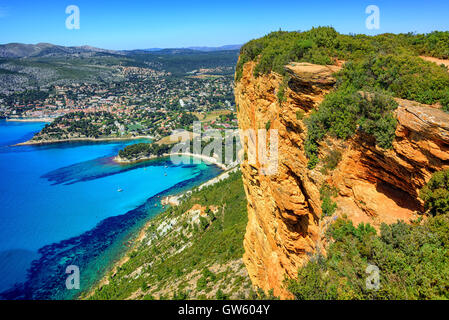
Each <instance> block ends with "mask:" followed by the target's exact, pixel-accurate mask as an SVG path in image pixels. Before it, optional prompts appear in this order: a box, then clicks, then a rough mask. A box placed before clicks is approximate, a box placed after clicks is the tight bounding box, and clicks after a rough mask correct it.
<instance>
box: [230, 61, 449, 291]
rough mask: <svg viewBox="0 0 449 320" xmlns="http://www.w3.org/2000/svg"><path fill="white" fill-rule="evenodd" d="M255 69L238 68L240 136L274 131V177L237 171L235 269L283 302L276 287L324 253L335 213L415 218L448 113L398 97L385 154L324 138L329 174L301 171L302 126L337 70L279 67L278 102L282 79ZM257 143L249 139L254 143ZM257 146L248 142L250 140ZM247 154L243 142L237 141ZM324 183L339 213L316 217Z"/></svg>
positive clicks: (448, 134)
mask: <svg viewBox="0 0 449 320" xmlns="http://www.w3.org/2000/svg"><path fill="white" fill-rule="evenodd" d="M254 66H255V63H254V62H249V63H247V64H245V66H244V70H243V76H242V78H241V80H240V81H239V82H238V83H237V84H236V90H235V94H236V103H237V111H238V119H239V126H240V129H243V130H247V129H254V130H256V131H257V130H258V129H263V128H266V127H269V128H271V129H277V130H278V134H279V147H278V149H279V152H278V155H279V158H278V170H277V172H276V174H273V175H263V174H261V169H262V167H261V165H260V164H259V162H256V163H252V164H250V163H249V161H248V160H245V161H244V162H243V163H242V165H241V169H242V173H243V182H244V186H245V192H246V194H247V199H248V216H249V217H248V218H249V222H248V225H247V229H246V235H245V241H244V246H245V255H244V262H245V264H246V267H247V269H248V272H249V275H250V277H251V280H252V282H253V284H254V285H256V286H258V287H260V288H262V289H263V290H265V291H268V290H270V289H273V290H274V294H275V295H280V296H281V297H282V298H288V297H289V294H288V292H287V291H286V290H285V289H284V288H283V286H282V282H283V280H284V278H285V276H287V277H295V276H296V273H297V270H298V268H299V267H300V266H301V265H302V264H304V263H305V262H306V261H307V260H308V258H309V257H310V256H311V255H312V254H314V253H315V252H317V251H318V250H319V251H322V250H323V248H324V247H325V243H324V242H325V241H324V239H323V236H324V231H325V230H326V227H327V226H328V225H329V223H330V222H331V221H333V220H334V219H335V218H336V217H337V216H342V215H346V216H348V217H349V218H350V219H352V220H353V221H354V223H355V224H358V223H360V222H369V223H371V224H372V225H374V226H375V227H379V226H380V224H381V223H383V222H386V223H393V222H396V220H398V219H400V220H404V221H410V220H412V219H416V218H417V217H418V214H419V213H420V212H421V211H422V203H421V202H420V200H419V199H418V192H419V189H420V188H421V187H422V186H423V185H424V184H425V182H426V181H428V179H430V176H431V174H432V173H433V172H434V171H436V170H441V169H445V168H449V115H448V114H446V113H444V112H443V111H441V110H439V109H437V108H434V107H432V106H424V105H420V104H417V103H414V102H410V101H404V100H398V102H399V107H398V109H397V110H396V117H397V120H398V126H397V130H396V138H395V141H394V143H393V149H391V150H383V149H380V148H378V147H376V146H375V144H374V141H373V139H372V138H370V137H367V136H364V135H360V134H358V135H356V136H355V137H354V138H353V139H351V140H349V141H339V140H335V139H332V138H330V137H329V138H327V139H326V140H325V141H323V143H322V144H321V146H320V158H323V157H325V156H326V155H327V154H329V153H330V151H333V150H334V151H335V150H338V151H339V152H341V161H340V162H339V164H338V166H337V168H336V169H335V170H332V171H328V170H323V167H322V164H319V165H318V166H317V167H316V168H315V169H313V170H309V169H308V168H307V162H308V159H307V158H306V156H305V152H304V141H305V139H306V131H307V128H306V126H305V124H304V123H303V121H302V118H303V117H304V116H307V114H308V113H310V112H311V111H312V110H313V109H314V108H316V107H317V106H318V105H319V104H320V103H321V101H322V100H323V99H324V96H325V95H326V94H327V93H328V92H329V91H330V90H332V88H333V86H334V84H335V81H336V80H335V78H334V77H333V73H334V72H335V71H337V70H338V69H339V68H340V67H338V66H332V67H329V66H317V65H312V64H307V63H294V64H291V65H289V66H287V67H286V69H287V71H288V73H289V74H290V81H289V82H288V84H287V85H286V86H285V90H284V94H283V95H284V97H285V98H284V101H283V102H279V101H278V100H279V99H278V97H277V93H278V91H279V90H282V89H280V87H281V86H283V85H282V78H281V77H280V76H279V75H277V74H274V73H271V74H268V75H263V76H260V77H257V78H255V77H254V76H253V69H254ZM256 139H257V137H256ZM256 145H257V143H256ZM243 146H244V150H245V152H248V143H247V141H245V142H244V143H243ZM324 182H326V183H328V184H329V185H331V186H334V187H336V188H337V190H338V195H337V196H336V197H335V199H334V201H335V202H336V203H337V206H338V209H337V211H336V213H335V214H334V216H332V217H322V210H321V200H320V192H319V190H320V188H321V186H322V185H323V183H324Z"/></svg>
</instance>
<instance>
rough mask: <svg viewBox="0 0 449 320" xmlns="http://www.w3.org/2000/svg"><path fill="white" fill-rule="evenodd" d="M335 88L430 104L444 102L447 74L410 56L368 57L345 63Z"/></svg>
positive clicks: (430, 63) (432, 64) (445, 70)
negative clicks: (372, 92) (383, 93)
mask: <svg viewBox="0 0 449 320" xmlns="http://www.w3.org/2000/svg"><path fill="white" fill-rule="evenodd" d="M338 87H351V88H354V89H357V90H364V91H366V90H372V89H375V90H381V91H385V92H389V93H391V94H392V95H394V96H395V97H398V98H402V99H407V100H413V101H417V102H420V103H425V104H433V103H435V102H437V101H440V100H443V99H447V97H448V94H449V92H448V87H449V72H448V71H447V69H446V68H443V67H441V66H438V65H437V64H435V63H433V62H428V61H424V60H423V59H421V58H419V57H416V56H411V55H409V54H402V55H391V54H388V55H371V56H369V57H367V58H366V59H363V60H361V61H358V62H349V63H347V64H346V65H345V67H344V68H343V69H342V71H341V72H340V73H339V74H338Z"/></svg>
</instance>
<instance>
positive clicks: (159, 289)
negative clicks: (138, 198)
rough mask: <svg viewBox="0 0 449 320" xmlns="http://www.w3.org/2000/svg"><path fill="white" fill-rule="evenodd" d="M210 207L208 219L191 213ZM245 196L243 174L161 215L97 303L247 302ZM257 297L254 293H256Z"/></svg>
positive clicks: (195, 194)
mask: <svg viewBox="0 0 449 320" xmlns="http://www.w3.org/2000/svg"><path fill="white" fill-rule="evenodd" d="M194 205H201V206H203V207H206V210H205V213H206V214H205V215H204V216H199V217H198V216H197V217H198V218H195V214H191V213H188V211H189V210H190V209H191V208H193V206H194ZM246 224H247V213H246V197H245V192H244V190H243V184H242V179H241V174H240V173H232V174H231V175H230V177H229V178H228V179H226V180H223V181H221V182H219V183H217V184H214V185H212V186H209V187H206V188H204V189H202V190H201V191H197V190H194V191H193V193H192V194H191V195H190V196H188V197H186V198H185V199H184V200H183V202H182V203H181V204H180V205H179V206H176V207H171V208H169V209H168V210H167V211H165V212H164V213H162V214H160V215H158V216H157V217H156V218H154V219H153V220H152V222H151V225H150V226H149V227H148V229H147V230H146V237H145V239H144V240H143V241H142V242H141V244H140V245H139V246H138V247H137V248H135V249H134V250H133V251H131V252H130V253H129V257H130V259H129V261H128V262H126V263H125V264H124V265H123V266H122V267H120V269H119V270H118V272H117V274H116V275H115V276H109V277H108V280H109V284H108V285H106V286H104V287H103V288H102V289H101V290H96V292H95V294H94V296H93V297H92V298H93V299H124V298H127V297H129V296H130V295H131V294H133V293H135V292H139V295H138V296H137V297H138V298H143V299H155V298H160V299H173V298H175V299H176V298H179V299H194V298H199V299H204V298H211V299H215V298H220V299H225V298H230V297H234V298H236V297H239V298H248V297H249V294H250V293H251V292H252V289H251V284H250V281H249V278H248V276H247V274H246V273H245V269H244V265H243V263H242V261H241V257H242V255H243V252H244V249H243V237H244V234H245V228H246ZM252 295H254V292H252Z"/></svg>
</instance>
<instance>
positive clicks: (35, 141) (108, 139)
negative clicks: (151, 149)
mask: <svg viewBox="0 0 449 320" xmlns="http://www.w3.org/2000/svg"><path fill="white" fill-rule="evenodd" d="M140 139H148V140H152V139H154V137H151V136H135V137H111V138H73V139H60V140H43V141H37V140H28V141H25V142H21V143H18V144H15V145H14V146H32V145H45V144H54V143H65V142H83V141H84V142H107V141H126V140H140Z"/></svg>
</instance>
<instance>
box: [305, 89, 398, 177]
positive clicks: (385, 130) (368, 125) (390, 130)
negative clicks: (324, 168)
mask: <svg viewBox="0 0 449 320" xmlns="http://www.w3.org/2000/svg"><path fill="white" fill-rule="evenodd" d="M396 107H397V103H396V102H395V101H394V100H393V99H392V98H391V97H389V96H386V95H382V94H378V93H376V94H373V95H371V96H362V95H361V94H360V93H358V92H357V91H355V90H354V89H353V88H345V87H343V88H342V89H340V90H337V91H335V92H332V93H330V94H329V95H328V96H327V97H326V99H325V100H324V101H323V103H321V105H320V107H319V108H318V110H316V111H315V112H314V113H312V114H311V116H310V117H309V118H308V119H307V120H306V124H307V128H308V133H307V139H306V141H305V152H306V155H307V157H308V158H309V168H313V167H315V165H316V163H317V162H318V156H317V153H318V142H319V141H321V140H322V139H323V138H324V136H325V135H326V134H330V135H332V136H335V137H337V138H339V139H347V138H349V137H351V136H352V135H353V134H354V133H355V132H356V131H357V130H361V131H364V132H366V133H367V134H370V135H373V136H374V138H375V141H376V144H377V145H379V146H380V147H382V148H385V149H388V148H391V143H392V141H393V138H394V132H395V129H396V120H395V119H394V117H393V114H392V111H393V110H394V109H395V108H396Z"/></svg>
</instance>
